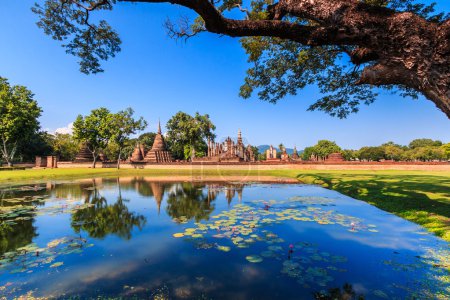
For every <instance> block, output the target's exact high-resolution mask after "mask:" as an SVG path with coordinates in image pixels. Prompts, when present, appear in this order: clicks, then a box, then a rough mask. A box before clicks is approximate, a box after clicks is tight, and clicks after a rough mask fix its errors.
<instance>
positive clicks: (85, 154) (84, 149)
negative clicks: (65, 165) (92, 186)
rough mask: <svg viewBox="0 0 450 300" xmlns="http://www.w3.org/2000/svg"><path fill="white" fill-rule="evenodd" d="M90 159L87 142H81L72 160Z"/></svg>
mask: <svg viewBox="0 0 450 300" xmlns="http://www.w3.org/2000/svg"><path fill="white" fill-rule="evenodd" d="M91 161H93V159H92V154H91V151H89V149H88V146H87V144H86V143H83V144H82V145H81V148H80V151H78V154H77V155H76V156H75V161H74V162H76V163H84V162H91Z"/></svg>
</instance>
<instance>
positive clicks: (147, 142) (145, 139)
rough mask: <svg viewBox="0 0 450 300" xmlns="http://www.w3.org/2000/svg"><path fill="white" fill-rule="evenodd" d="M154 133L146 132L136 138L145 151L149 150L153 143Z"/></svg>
mask: <svg viewBox="0 0 450 300" xmlns="http://www.w3.org/2000/svg"><path fill="white" fill-rule="evenodd" d="M155 136H156V133H155V132H146V133H143V134H141V135H140V136H139V137H138V141H139V143H141V144H143V145H144V147H145V149H151V148H152V146H153V142H154V141H155Z"/></svg>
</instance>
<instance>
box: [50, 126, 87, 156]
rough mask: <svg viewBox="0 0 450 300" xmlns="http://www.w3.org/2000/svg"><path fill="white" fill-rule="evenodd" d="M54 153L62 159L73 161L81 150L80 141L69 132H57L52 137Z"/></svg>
mask: <svg viewBox="0 0 450 300" xmlns="http://www.w3.org/2000/svg"><path fill="white" fill-rule="evenodd" d="M51 146H52V150H53V154H55V155H57V156H58V157H59V160H61V161H72V160H74V159H75V156H76V155H77V153H78V151H79V150H80V143H79V142H78V141H77V140H75V138H74V137H73V135H71V134H67V133H55V135H54V136H53V138H52V139H51Z"/></svg>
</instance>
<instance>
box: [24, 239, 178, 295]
mask: <svg viewBox="0 0 450 300" xmlns="http://www.w3.org/2000/svg"><path fill="white" fill-rule="evenodd" d="M150 234H151V235H152V236H151V237H149V235H150ZM150 234H148V235H147V234H142V235H139V237H137V238H135V239H132V240H130V241H128V245H127V246H128V247H127V248H126V249H125V251H126V253H123V252H116V250H118V249H123V245H122V246H120V245H117V246H114V244H115V243H114V242H112V243H111V242H110V241H109V242H107V243H108V246H107V248H106V249H101V250H103V251H102V252H104V253H111V255H112V256H109V257H108V256H105V257H103V258H102V259H97V260H95V261H89V262H86V263H77V264H76V265H73V266H71V265H70V264H69V265H70V266H67V267H66V268H67V271H65V272H61V273H58V274H57V277H58V284H57V285H56V284H48V285H42V284H39V282H41V283H42V282H45V281H48V280H49V279H48V275H47V273H45V274H39V276H36V277H34V278H33V281H30V282H29V283H31V284H38V285H40V288H39V291H38V293H39V294H40V295H42V296H44V297H50V296H52V297H58V296H61V295H68V294H78V293H83V292H85V291H89V290H95V286H96V284H97V282H100V281H105V280H109V281H114V280H120V278H125V277H127V276H130V274H131V273H133V272H136V271H137V270H139V269H140V268H142V267H143V266H149V265H150V266H151V265H153V264H155V262H154V261H153V260H152V259H150V260H149V261H148V262H147V263H146V261H145V258H147V257H151V258H155V257H156V258H158V261H159V260H165V259H167V255H168V254H167V248H168V247H171V246H172V244H174V243H176V240H174V239H165V240H164V242H161V243H154V244H152V246H151V247H149V244H148V241H149V239H150V238H152V239H154V240H159V239H162V238H163V237H167V236H169V235H170V234H169V233H168V232H166V231H163V232H158V233H150ZM155 235H157V236H155ZM117 244H120V243H117ZM95 247H101V245H98V246H94V248H95ZM94 248H91V249H92V250H94ZM86 251H89V250H86ZM130 257H132V258H135V259H134V260H131V259H130ZM82 259H83V258H82V257H80V258H77V260H79V261H82ZM53 275H56V274H53ZM124 292H126V291H124ZM134 292H136V291H134Z"/></svg>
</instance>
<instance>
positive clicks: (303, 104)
mask: <svg viewBox="0 0 450 300" xmlns="http://www.w3.org/2000/svg"><path fill="white" fill-rule="evenodd" d="M34 2H35V0H21V1H12V0H1V1H0V28H1V29H0V30H1V35H0V36H1V41H2V47H0V76H3V77H6V78H8V79H9V80H10V82H11V83H13V84H22V85H25V86H27V87H28V88H29V89H31V90H32V91H33V92H34V93H35V95H36V99H37V100H38V102H39V104H40V105H41V107H42V108H43V110H44V112H43V115H42V117H41V119H40V121H41V125H42V127H43V128H45V129H48V130H50V131H53V130H55V129H57V128H61V127H65V126H67V125H68V124H69V123H70V122H73V120H74V119H75V118H76V116H77V115H78V114H87V113H89V111H90V110H91V109H93V108H97V107H100V106H105V107H108V108H109V109H111V110H112V111H118V110H120V109H124V108H126V107H132V108H133V109H134V110H135V111H136V113H137V115H140V116H143V117H145V119H147V121H148V122H149V127H148V130H151V131H154V130H156V126H157V122H158V118H161V122H162V123H164V122H165V121H167V120H168V119H169V118H170V117H171V116H172V115H173V114H175V113H176V112H177V111H180V110H181V111H185V112H188V113H195V112H196V111H199V112H200V113H202V114H205V113H208V114H209V115H210V117H211V119H212V120H213V122H214V123H215V124H216V126H217V130H216V132H217V136H218V137H219V138H223V137H225V136H228V135H231V136H235V135H236V132H237V130H238V128H241V130H242V133H243V136H244V137H245V138H246V139H247V141H248V142H250V143H251V144H253V145H260V144H274V145H278V144H279V143H280V142H283V144H285V145H286V146H288V147H292V146H294V145H297V147H298V148H303V147H305V146H309V145H312V144H315V143H316V142H317V140H319V139H330V140H334V141H336V142H337V143H338V144H339V145H340V146H342V147H344V148H359V147H361V146H364V145H378V144H381V143H383V142H386V141H390V140H393V141H395V142H398V143H401V144H407V143H408V142H409V141H410V140H412V139H414V138H421V137H428V138H433V139H440V140H443V141H445V142H450V122H449V120H448V119H447V117H446V116H445V115H444V114H443V113H442V112H440V111H439V110H438V109H437V108H436V107H435V106H434V104H433V103H432V102H430V101H428V100H425V99H424V98H420V99H419V100H417V101H414V100H410V99H404V98H401V97H400V96H396V95H390V94H389V93H388V92H382V94H381V96H380V97H379V98H378V100H377V101H376V102H375V103H374V104H372V105H370V106H364V107H362V108H361V111H360V112H359V113H358V114H354V115H351V116H350V117H349V118H348V119H345V120H340V119H337V118H333V117H330V116H328V115H326V114H324V113H322V112H307V111H306V109H307V107H308V106H309V105H310V104H311V103H313V101H314V99H317V98H319V96H318V95H317V90H316V88H315V87H308V88H307V89H305V90H303V91H301V92H299V93H298V95H297V96H295V97H287V98H286V99H284V100H281V101H280V102H279V103H278V104H276V105H273V104H270V103H266V102H263V101H260V100H258V99H257V98H256V97H253V98H252V99H248V100H244V99H242V98H239V97H238V92H239V87H240V85H241V84H242V82H243V78H244V76H245V71H246V69H247V68H248V66H249V65H248V64H247V61H246V60H247V58H246V55H245V53H244V51H243V50H242V48H241V47H240V45H239V42H238V40H237V39H232V38H229V37H219V36H216V35H213V34H209V33H206V34H203V35H201V36H199V37H196V38H193V39H191V40H189V41H188V42H187V43H184V42H176V41H174V40H171V39H170V38H169V37H168V36H167V35H166V32H165V29H164V28H163V26H162V24H163V23H164V21H165V20H166V18H167V17H169V16H170V17H174V18H176V17H177V16H180V15H183V14H186V13H187V10H185V9H184V8H181V7H176V6H172V5H167V4H153V5H147V4H144V5H141V4H139V5H137V4H125V3H120V4H118V5H117V6H116V8H115V9H114V11H113V12H110V13H108V15H107V19H108V21H109V22H110V23H111V24H112V25H113V27H114V28H115V29H116V30H117V31H118V32H119V34H120V36H121V38H122V42H123V44H122V52H121V53H119V55H118V56H117V57H116V58H114V59H112V60H110V61H108V62H107V63H105V64H104V69H105V73H102V74H97V75H89V76H87V75H84V74H82V73H80V72H79V71H78V64H77V61H76V59H75V58H74V57H72V56H70V55H67V54H65V52H64V49H63V48H62V47H60V44H59V43H58V42H56V41H53V40H52V39H51V38H50V37H48V36H46V35H44V33H43V32H42V31H41V30H40V29H39V28H37V26H36V25H35V22H36V21H37V17H36V16H35V15H34V14H32V13H31V11H30V8H31V6H32V5H33V3H34ZM437 2H438V4H439V5H438V6H439V8H440V9H441V10H445V11H450V3H448V1H447V0H442V1H441V0H439V1H437ZM444 3H445V4H444Z"/></svg>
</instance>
